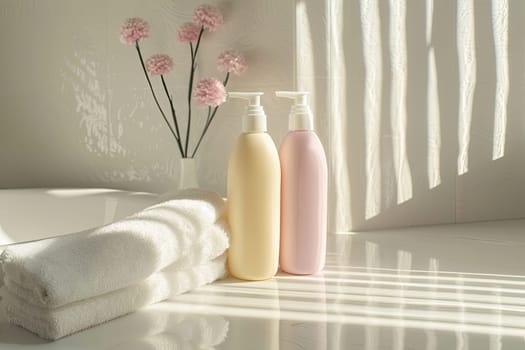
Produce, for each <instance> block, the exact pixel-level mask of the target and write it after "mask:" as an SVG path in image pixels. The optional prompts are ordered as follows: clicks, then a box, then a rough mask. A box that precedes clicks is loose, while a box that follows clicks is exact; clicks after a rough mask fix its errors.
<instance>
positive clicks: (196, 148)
mask: <svg viewBox="0 0 525 350" xmlns="http://www.w3.org/2000/svg"><path fill="white" fill-rule="evenodd" d="M229 78H230V73H229V72H228V73H226V77H225V78H224V83H223V85H224V87H226V84H228V80H229ZM218 109H219V106H217V107H215V108H214V109H213V112H211V107H208V118H206V124H204V129H203V130H202V133H201V136H200V137H199V141H197V145H196V146H195V149H194V150H193V153H192V154H191V157H192V158H193V157H195V154H196V153H197V150H198V149H199V146H200V145H201V142H202V139H203V138H204V135H206V132H207V131H208V129H209V127H210V125H211V122H212V121H213V118H215V114H216V113H217V110H218Z"/></svg>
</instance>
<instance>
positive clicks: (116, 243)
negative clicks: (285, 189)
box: [0, 191, 227, 307]
mask: <svg viewBox="0 0 525 350" xmlns="http://www.w3.org/2000/svg"><path fill="white" fill-rule="evenodd" d="M181 195H182V194H181ZM184 195H185V196H186V198H184V199H178V198H176V199H172V200H170V201H167V202H163V203H160V204H157V205H154V206H152V207H149V208H147V209H145V210H143V211H141V212H139V213H136V214H134V215H131V216H129V217H127V218H125V219H123V220H120V221H117V222H114V223H112V224H109V225H107V226H103V227H101V228H98V229H94V230H87V231H83V232H79V233H76V234H71V235H67V236H61V237H55V238H50V239H46V240H41V241H36V242H29V243H26V244H21V245H15V246H11V247H9V248H7V249H6V250H5V251H4V252H3V253H2V255H1V256H0V265H1V267H2V270H3V272H4V273H5V276H4V281H6V282H7V283H9V282H14V283H15V284H16V285H18V286H20V287H22V288H24V289H26V290H29V291H31V294H32V297H30V298H28V301H30V302H32V303H34V304H37V305H41V306H46V307H57V306H61V305H65V304H69V303H71V302H74V301H77V300H82V299H86V298H90V297H93V296H96V295H100V294H103V293H107V292H110V291H113V290H116V289H120V288H123V287H126V286H129V285H132V284H134V283H137V282H138V281H141V280H144V279H145V278H147V277H148V276H150V275H151V274H153V273H155V272H157V271H160V270H162V269H163V268H165V267H167V266H169V265H171V264H173V263H174V262H175V261H177V260H181V258H183V257H188V256H191V255H195V251H196V247H198V245H197V246H196V245H195V243H196V242H201V243H202V244H205V245H208V248H210V247H209V242H210V241H211V239H210V237H211V236H214V235H215V236H217V235H222V237H223V238H224V239H227V238H226V237H227V234H226V232H225V231H224V228H223V227H220V226H218V225H214V224H213V223H214V222H216V221H217V220H218V218H219V217H220V215H221V214H222V211H223V207H224V202H223V200H222V198H221V197H220V196H219V195H218V194H216V193H213V192H204V191H193V192H187V193H185V194H184ZM224 239H223V240H222V242H224ZM215 248H218V254H216V255H215V256H217V255H219V254H222V252H223V251H224V250H225V249H226V247H224V245H222V246H218V247H215ZM208 250H209V251H210V252H211V251H212V249H211V248H210V249H208ZM211 258H213V257H211ZM183 260H184V259H182V260H181V261H183ZM11 284H12V283H11Z"/></svg>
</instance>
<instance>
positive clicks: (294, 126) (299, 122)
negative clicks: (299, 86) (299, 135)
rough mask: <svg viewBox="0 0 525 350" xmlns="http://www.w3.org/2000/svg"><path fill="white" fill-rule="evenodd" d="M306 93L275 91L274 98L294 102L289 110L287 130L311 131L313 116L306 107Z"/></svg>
mask: <svg viewBox="0 0 525 350" xmlns="http://www.w3.org/2000/svg"><path fill="white" fill-rule="evenodd" d="M308 94H309V93H308V92H306V91H276V92H275V96H277V97H286V98H291V99H293V100H294V101H295V103H294V105H293V106H292V109H291V110H290V115H289V121H288V128H289V130H313V129H314V123H313V115H312V110H311V109H310V106H309V105H308Z"/></svg>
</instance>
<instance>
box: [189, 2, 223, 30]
mask: <svg viewBox="0 0 525 350" xmlns="http://www.w3.org/2000/svg"><path fill="white" fill-rule="evenodd" d="M193 21H194V22H195V23H196V24H198V25H199V26H202V27H204V28H205V29H208V30H209V31H210V32H214V31H215V30H216V29H217V28H218V27H219V26H220V25H222V24H223V23H224V19H223V18H222V13H221V11H220V10H219V9H218V8H217V7H214V6H211V5H200V6H199V7H197V8H196V9H195V11H194V12H193Z"/></svg>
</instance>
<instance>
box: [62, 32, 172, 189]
mask: <svg viewBox="0 0 525 350" xmlns="http://www.w3.org/2000/svg"><path fill="white" fill-rule="evenodd" d="M74 45H75V46H76V48H74V52H73V53H72V55H71V57H65V58H64V64H63V68H62V69H61V71H60V75H61V78H62V82H63V86H64V88H63V90H64V91H63V93H64V94H65V95H66V97H67V98H68V99H70V100H72V101H74V102H73V104H72V106H73V105H74V108H75V110H74V112H73V113H74V114H75V115H78V117H79V121H78V123H79V124H78V132H79V138H80V139H79V142H80V144H81V145H82V147H83V148H84V150H85V152H87V158H89V159H91V161H93V163H95V164H96V163H97V160H98V161H99V162H100V163H101V164H102V163H105V162H107V160H108V158H109V159H113V166H112V167H109V168H108V167H107V166H101V167H100V169H105V170H104V171H100V172H97V173H95V174H93V175H92V176H93V177H94V178H93V179H92V180H93V181H96V182H100V183H104V184H110V185H112V186H117V187H126V186H132V185H136V184H137V183H153V182H155V180H156V181H157V182H158V180H159V179H164V178H169V177H173V176H174V169H175V157H169V159H167V160H166V161H165V162H160V161H156V162H154V163H153V164H151V160H150V161H149V162H144V161H142V160H140V159H138V154H139V153H141V152H140V151H141V150H143V149H144V148H146V149H149V150H150V151H151V152H152V153H153V152H159V150H161V149H164V148H165V149H170V147H168V146H167V145H165V144H164V143H163V140H164V138H163V137H160V136H159V135H158V134H159V133H163V132H164V131H165V130H164V127H163V125H161V124H160V123H149V121H150V119H152V118H154V117H156V115H153V116H150V115H148V114H145V111H151V110H152V109H151V108H150V100H151V98H150V96H149V95H148V93H149V91H148V90H147V89H145V88H138V89H134V90H131V89H130V90H129V92H131V94H132V96H131V97H129V98H128V99H127V100H126V101H125V102H124V103H112V102H113V100H114V98H115V96H114V91H113V89H112V88H111V87H110V86H108V85H111V84H110V82H109V81H107V80H108V76H107V75H106V73H107V72H105V70H107V69H108V67H106V66H104V63H103V62H100V61H98V60H97V55H96V54H94V52H93V51H92V50H90V45H89V44H87V43H83V42H81V41H80V42H79V41H76V42H75V44H74ZM107 64H109V63H107ZM107 64H106V65H107ZM134 73H135V72H134ZM141 87H142V86H141ZM68 95H69V96H68ZM113 108H115V109H116V110H113ZM155 134H157V136H154V135H155ZM130 135H144V137H145V138H147V140H148V142H141V143H137V142H136V141H137V140H136V138H135V137H133V136H130ZM168 141H171V140H168ZM174 155H175V154H174ZM173 183H175V182H173Z"/></svg>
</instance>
